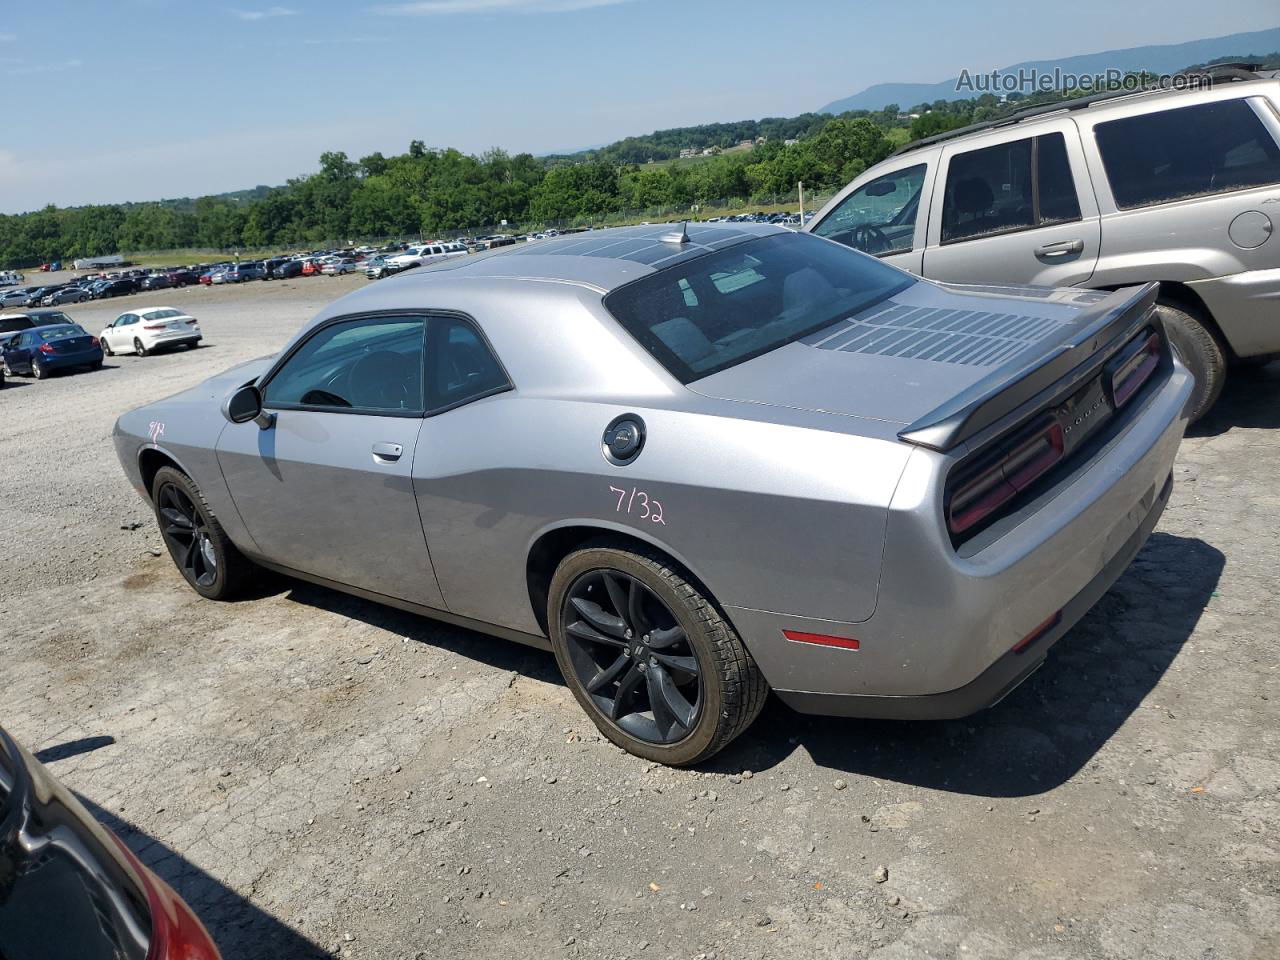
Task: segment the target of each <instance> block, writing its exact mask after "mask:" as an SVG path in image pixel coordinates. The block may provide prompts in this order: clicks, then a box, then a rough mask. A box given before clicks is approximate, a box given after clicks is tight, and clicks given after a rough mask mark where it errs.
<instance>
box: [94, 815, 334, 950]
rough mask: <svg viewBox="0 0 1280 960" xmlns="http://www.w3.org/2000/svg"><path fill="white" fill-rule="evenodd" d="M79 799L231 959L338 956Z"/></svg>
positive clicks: (127, 824)
mask: <svg viewBox="0 0 1280 960" xmlns="http://www.w3.org/2000/svg"><path fill="white" fill-rule="evenodd" d="M76 796H77V798H78V799H79V800H80V802H81V803H82V804H84V806H85V809H87V810H88V811H89V812H90V813H92V814H93V815H94V816H95V817H96V818H97V819H98V821H99V822H100V823H103V824H105V825H106V826H107V827H108V828H109V829H110V830H111V831H112V832H113V833H115V835H116V836H118V837H119V838H120V839H121V840H123V841H124V842H125V843H126V844H127V845H128V847H129V849H130V850H132V851H133V852H134V853H135V854H136V855H137V857H138V859H139V860H141V861H142V862H143V863H144V864H146V865H147V866H148V867H150V868H151V870H152V871H153V872H154V873H155V874H156V875H157V876H159V877H160V878H161V879H162V880H164V882H165V883H167V884H169V886H171V887H173V889H174V890H176V891H177V893H178V895H179V896H180V897H182V899H183V900H185V901H186V902H187V904H188V905H189V906H190V907H191V909H192V910H194V911H195V913H196V916H198V917H199V918H200V920H201V922H202V923H203V924H204V925H205V929H207V930H208V931H209V935H210V936H212V937H213V940H214V943H216V944H217V945H218V950H219V951H220V952H221V953H222V955H223V957H225V958H227V960H231V958H233V957H235V958H237V960H251V958H261V960H276V958H284V957H288V958H290V960H293V958H297V960H310V958H327V957H330V956H332V955H331V954H330V953H329V951H328V950H325V949H324V948H323V947H321V946H319V945H318V944H316V943H313V942H312V941H311V940H309V939H307V938H306V937H305V936H303V935H302V934H301V933H299V932H298V931H296V930H294V929H293V928H292V927H290V926H289V925H288V924H285V923H282V922H281V921H279V920H277V919H276V918H275V917H273V916H272V915H271V914H269V913H267V912H266V911H264V910H262V909H260V908H259V907H256V906H254V904H253V902H252V901H250V900H246V899H245V898H244V897H242V896H240V894H238V893H236V892H235V891H234V890H232V889H231V888H230V887H228V886H227V885H226V884H224V883H222V882H221V881H220V880H218V879H217V878H216V877H214V876H211V875H210V874H208V873H205V872H204V871H203V870H201V869H200V868H199V867H197V866H196V865H195V864H193V863H192V862H191V861H190V860H187V859H186V858H184V857H183V856H182V855H181V854H179V853H177V852H175V851H174V850H173V849H171V848H170V847H168V846H166V845H165V844H164V843H162V842H160V841H159V840H157V839H155V838H154V837H151V836H149V835H147V834H146V833H144V832H143V831H141V830H139V829H138V828H137V827H136V826H134V825H133V824H132V823H130V822H129V821H128V820H125V819H123V818H121V817H118V816H116V815H115V814H114V813H111V812H110V811H109V810H104V809H103V808H102V807H100V806H98V805H97V804H96V803H94V802H93V801H92V800H89V799H86V798H85V797H84V796H83V795H81V794H77V795H76Z"/></svg>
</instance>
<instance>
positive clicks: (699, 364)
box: [604, 232, 916, 383]
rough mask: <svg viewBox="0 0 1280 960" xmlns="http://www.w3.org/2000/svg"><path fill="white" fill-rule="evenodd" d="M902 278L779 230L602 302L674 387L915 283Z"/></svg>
mask: <svg viewBox="0 0 1280 960" xmlns="http://www.w3.org/2000/svg"><path fill="white" fill-rule="evenodd" d="M915 282H916V281H915V278H914V277H912V276H911V275H910V274H908V273H904V272H903V271H901V270H898V269H897V268H896V267H891V266H889V265H888V264H886V263H880V262H878V261H876V260H873V259H871V258H869V257H864V256H861V255H860V254H857V253H854V252H853V251H852V250H850V249H848V248H847V247H845V246H841V245H840V244H837V243H830V242H828V241H827V240H823V239H820V238H818V237H815V236H813V235H811V234H807V233H790V232H787V233H783V234H775V235H772V236H768V237H761V238H759V239H756V240H748V241H746V242H744V243H739V244H736V245H735V246H732V247H730V248H728V249H726V250H720V251H717V252H715V253H709V254H705V255H703V256H699V257H694V258H692V259H689V260H685V261H683V262H681V263H676V264H673V265H672V266H669V267H666V268H665V269H663V270H660V271H658V272H657V273H654V274H651V275H649V276H647V277H644V278H642V279H640V280H636V281H633V282H632V283H628V284H626V285H625V286H622V287H619V288H618V289H617V290H615V291H614V292H613V293H611V294H609V295H608V296H607V297H605V299H604V305H605V307H606V308H607V309H608V310H609V312H610V313H612V314H613V316H614V317H615V318H616V319H617V320H618V322H619V323H621V324H622V326H623V327H624V328H625V329H626V330H627V331H628V332H629V333H630V334H631V335H632V336H633V337H635V339H636V340H637V341H638V342H639V343H640V345H641V346H643V347H644V348H645V349H646V350H647V351H648V352H649V353H650V354H651V355H652V356H653V357H654V358H655V359H656V360H657V361H658V362H659V363H661V364H662V365H663V366H664V367H665V368H666V369H667V371H668V372H669V373H670V374H671V375H672V376H674V377H675V378H676V379H678V380H679V381H680V382H681V383H690V382H692V381H694V380H698V379H700V378H702V377H706V376H709V375H710V374H713V373H715V372H717V371H719V370H724V369H725V368H727V367H732V366H734V365H736V364H739V363H743V362H745V361H747V360H750V359H751V358H753V357H757V356H760V355H761V354H763V353H767V352H769V351H770V350H776V349H777V348H779V347H782V346H785V345H786V344H788V343H791V342H792V341H794V340H798V339H799V338H801V337H803V336H806V335H808V334H810V333H814V332H816V331H818V330H821V329H822V328H823V327H826V326H830V325H831V324H832V323H834V322H835V321H837V320H839V319H841V318H843V317H847V316H850V315H852V314H854V313H857V312H859V311H860V310H865V309H867V308H868V307H871V306H873V305H874V304H876V303H879V302H881V301H882V300H885V299H888V298H889V297H891V296H893V295H894V294H896V293H899V292H901V291H902V290H905V289H906V288H907V287H909V286H911V285H912V284H913V283H915Z"/></svg>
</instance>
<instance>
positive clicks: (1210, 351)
mask: <svg viewBox="0 0 1280 960" xmlns="http://www.w3.org/2000/svg"><path fill="white" fill-rule="evenodd" d="M1159 309H1160V317H1161V319H1162V320H1164V328H1165V331H1166V332H1167V333H1168V335H1169V343H1170V344H1171V345H1172V346H1173V349H1174V352H1176V353H1177V355H1178V359H1179V360H1181V361H1182V362H1183V364H1184V365H1185V366H1186V368H1187V369H1188V370H1190V371H1191V373H1192V375H1193V376H1194V377H1195V378H1196V385H1195V389H1194V390H1192V391H1191V399H1190V400H1188V401H1187V413H1188V416H1189V418H1190V421H1191V422H1192V423H1195V422H1196V421H1197V420H1199V419H1200V418H1201V417H1203V416H1204V415H1205V414H1206V413H1208V412H1209V408H1210V407H1212V406H1213V404H1214V402H1215V401H1216V400H1217V399H1218V395H1219V394H1220V393H1222V385H1223V383H1224V382H1225V380H1226V377H1227V352H1226V350H1224V349H1223V347H1222V344H1220V343H1219V342H1218V338H1217V337H1215V336H1214V335H1213V333H1212V332H1211V331H1210V329H1209V327H1208V325H1207V324H1206V323H1205V321H1204V319H1203V318H1202V317H1200V316H1199V315H1198V314H1196V313H1192V312H1191V311H1189V310H1187V309H1185V308H1183V307H1182V306H1175V305H1173V304H1171V303H1166V302H1161V303H1160V304H1159Z"/></svg>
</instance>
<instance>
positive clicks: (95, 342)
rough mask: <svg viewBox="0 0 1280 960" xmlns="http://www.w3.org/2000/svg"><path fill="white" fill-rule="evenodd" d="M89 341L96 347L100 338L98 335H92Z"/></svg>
mask: <svg viewBox="0 0 1280 960" xmlns="http://www.w3.org/2000/svg"><path fill="white" fill-rule="evenodd" d="M89 342H90V343H92V344H93V345H94V346H95V347H96V346H98V338H97V337H90V338H89Z"/></svg>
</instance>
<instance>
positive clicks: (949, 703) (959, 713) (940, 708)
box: [777, 474, 1173, 720]
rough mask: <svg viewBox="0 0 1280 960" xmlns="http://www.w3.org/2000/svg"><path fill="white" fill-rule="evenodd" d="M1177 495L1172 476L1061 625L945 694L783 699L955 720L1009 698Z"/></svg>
mask: <svg viewBox="0 0 1280 960" xmlns="http://www.w3.org/2000/svg"><path fill="white" fill-rule="evenodd" d="M1172 493H1173V475H1172V474H1170V475H1169V477H1168V479H1166V480H1165V482H1164V486H1163V487H1162V488H1161V489H1160V491H1159V492H1158V493H1156V494H1155V498H1154V500H1155V502H1154V503H1152V505H1151V507H1150V509H1149V510H1148V511H1147V515H1146V517H1145V518H1144V519H1143V521H1142V524H1141V526H1139V527H1138V529H1137V530H1135V531H1134V532H1133V534H1132V535H1131V536H1130V537H1129V539H1128V540H1126V541H1125V543H1124V545H1123V546H1122V547H1121V548H1120V551H1119V553H1117V554H1116V555H1115V556H1114V557H1112V558H1111V559H1110V560H1109V561H1107V564H1106V566H1104V567H1103V568H1102V569H1101V570H1099V571H1098V573H1097V575H1096V576H1095V577H1094V578H1093V579H1092V580H1090V581H1089V583H1088V584H1087V585H1086V586H1085V588H1084V589H1083V590H1081V591H1080V592H1079V593H1077V594H1076V595H1075V596H1074V597H1073V598H1072V599H1071V600H1070V601H1069V602H1068V603H1067V605H1066V606H1065V607H1063V608H1062V614H1061V617H1060V619H1059V620H1058V623H1057V624H1056V625H1055V626H1054V627H1053V628H1052V629H1050V630H1048V631H1046V632H1045V633H1044V634H1042V635H1041V636H1039V637H1037V638H1036V639H1035V640H1034V641H1033V642H1032V643H1031V644H1030V645H1029V646H1027V647H1026V648H1024V649H1022V650H1017V651H1014V650H1010V651H1008V652H1006V653H1005V654H1003V655H1002V656H1001V657H1000V659H998V660H997V661H996V662H995V663H993V664H991V666H989V667H987V669H985V670H984V671H982V673H980V674H978V676H977V677H975V678H974V679H973V680H970V681H969V682H968V683H966V684H965V685H964V686H962V687H957V688H956V689H954V690H948V691H946V692H945V693H930V694H923V695H920V696H909V695H908V696H875V695H859V694H845V695H841V694H830V693H800V692H797V691H791V690H779V691H777V693H778V697H779V698H780V699H781V700H782V701H783V702H784V703H786V704H787V705H788V706H789V707H791V708H792V709H794V710H798V711H799V712H800V713H814V714H821V715H823V716H831V717H877V718H881V719H886V720H952V719H955V718H957V717H967V716H969V715H970V714H972V713H977V712H978V711H979V710H984V709H986V708H987V707H991V706H994V705H995V704H997V703H999V702H1000V701H1001V700H1003V699H1004V698H1005V697H1006V696H1008V695H1009V694H1010V693H1011V692H1013V690H1014V689H1016V688H1017V687H1018V685H1019V684H1021V683H1022V681H1023V680H1025V679H1027V677H1029V676H1031V674H1033V673H1035V672H1036V670H1037V669H1038V668H1039V667H1040V665H1041V664H1042V663H1044V660H1045V657H1046V655H1047V654H1048V653H1049V650H1050V649H1051V648H1052V647H1053V645H1054V644H1055V643H1057V642H1058V641H1059V640H1060V639H1062V637H1063V636H1064V635H1065V634H1066V633H1067V631H1069V630H1070V629H1071V628H1072V627H1073V626H1075V625H1076V624H1077V623H1079V622H1080V620H1081V619H1082V618H1083V617H1084V615H1085V614H1086V613H1088V612H1089V611H1090V610H1091V609H1092V608H1093V605H1094V604H1095V603H1097V602H1098V601H1099V600H1101V599H1102V596H1103V594H1105V593H1106V592H1107V591H1108V590H1110V589H1111V586H1112V584H1114V583H1115V582H1116V581H1117V580H1118V579H1120V575H1121V574H1122V573H1124V571H1125V569H1126V568H1127V567H1128V566H1129V564H1130V563H1132V562H1133V558H1134V557H1136V556H1137V555H1138V551H1139V550H1141V549H1142V546H1143V544H1145V543H1146V542H1147V538H1148V537H1150V536H1151V531H1152V530H1154V529H1155V526H1156V523H1157V522H1159V520H1160V516H1161V514H1163V513H1164V508H1165V506H1166V505H1167V504H1168V503H1169V496H1170V494H1172Z"/></svg>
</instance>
